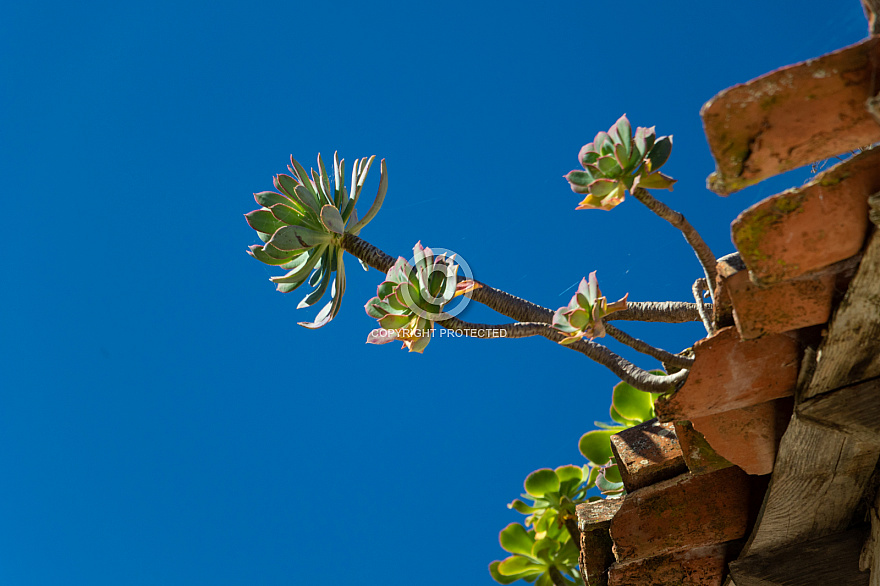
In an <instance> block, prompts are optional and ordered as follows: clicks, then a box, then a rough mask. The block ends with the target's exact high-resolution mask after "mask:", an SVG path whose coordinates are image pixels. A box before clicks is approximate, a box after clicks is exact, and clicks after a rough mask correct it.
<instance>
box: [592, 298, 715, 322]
mask: <svg viewBox="0 0 880 586" xmlns="http://www.w3.org/2000/svg"><path fill="white" fill-rule="evenodd" d="M708 307H712V305H709V306H708ZM602 319H603V321H605V322H609V321H644V322H663V323H668V324H682V323H687V322H692V321H700V313H699V311H698V310H697V304H696V303H686V302H684V301H660V302H658V301H633V302H628V303H627V304H626V309H623V310H621V311H615V312H614V313H612V314H611V315H606V316H605V317H603V318H602Z"/></svg>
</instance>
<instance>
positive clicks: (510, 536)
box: [489, 523, 580, 586]
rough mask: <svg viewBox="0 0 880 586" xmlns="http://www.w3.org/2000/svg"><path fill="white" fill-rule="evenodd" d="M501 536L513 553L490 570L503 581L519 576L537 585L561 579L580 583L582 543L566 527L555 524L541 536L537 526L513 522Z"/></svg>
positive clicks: (569, 582) (499, 538)
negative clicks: (536, 528)
mask: <svg viewBox="0 0 880 586" xmlns="http://www.w3.org/2000/svg"><path fill="white" fill-rule="evenodd" d="M498 540H499V541H500V542H501V547H502V548H504V550H505V551H507V552H509V553H510V554H512V555H510V556H509V557H508V558H506V559H504V560H500V561H494V562H492V563H491V564H489V573H490V574H491V575H492V578H493V579H494V580H495V581H496V582H498V583H499V584H510V583H512V582H515V581H517V580H525V581H526V582H534V583H535V584H536V586H553V585H554V584H556V583H558V581H560V580H561V581H562V582H563V583H564V584H570V585H572V586H576V585H577V584H578V583H579V580H580V578H579V577H578V573H577V564H578V553H579V549H578V545H577V544H575V542H574V541H572V539H571V536H570V535H569V534H568V531H566V529H565V528H564V527H561V526H559V525H557V524H553V526H552V527H551V528H550V530H549V531H548V532H547V534H546V535H545V536H544V537H543V538H542V539H538V538H537V537H536V532H535V530H534V529H529V530H527V529H526V528H525V527H523V526H522V525H520V524H519V523H511V524H510V525H508V526H507V527H505V528H504V529H502V530H501V533H500V534H499V535H498ZM553 574H556V576H557V578H556V580H554V579H553Z"/></svg>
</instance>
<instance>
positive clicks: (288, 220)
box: [245, 153, 388, 328]
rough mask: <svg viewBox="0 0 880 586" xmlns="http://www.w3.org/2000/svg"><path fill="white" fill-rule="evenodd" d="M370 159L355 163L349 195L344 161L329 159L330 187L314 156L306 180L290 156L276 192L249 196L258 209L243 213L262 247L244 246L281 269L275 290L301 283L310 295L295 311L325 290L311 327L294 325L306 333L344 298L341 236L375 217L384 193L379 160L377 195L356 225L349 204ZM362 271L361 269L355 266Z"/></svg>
mask: <svg viewBox="0 0 880 586" xmlns="http://www.w3.org/2000/svg"><path fill="white" fill-rule="evenodd" d="M373 159H375V156H373V157H369V158H366V157H364V158H363V159H355V161H354V166H353V168H352V174H351V191H349V190H348V189H346V187H345V160H344V159H343V160H340V159H339V157H338V155H337V154H336V153H334V154H333V170H334V174H335V181H334V185H333V187H332V188H331V185H330V178H329V177H328V176H327V170H326V168H325V167H324V161H322V160H321V155H320V154H319V155H318V171H317V172H316V171H315V170H314V169H312V170H311V176H309V174H308V173H306V170H305V169H304V168H303V166H302V165H300V164H299V163H298V162H297V161H296V160H295V159H294V158H293V157H290V163H291V164H290V166H288V169H289V170H290V175H284V174H280V175H277V176H276V177H275V178H274V183H275V188H276V189H277V190H278V191H279V192H280V193H276V192H274V191H263V192H260V193H255V194H254V199H255V200H256V201H257V203H258V204H260V206H262V207H261V208H260V209H258V210H254V211H252V212H250V213H247V214H245V219H246V220H247V223H248V224H249V225H250V227H251V228H253V229H254V230H256V231H257V235H258V236H259V237H260V240H262V241H263V244H262V245H259V244H255V245H253V246H251V247H250V249H249V250H248V254H250V255H251V256H252V257H254V258H256V259H257V260H259V261H261V262H264V263H266V264H268V265H273V266H279V267H281V268H283V269H286V270H287V271H288V272H287V274H285V275H283V276H279V277H271V278H270V280H271V281H272V282H273V283H276V285H277V290H278V291H280V292H282V293H288V292H290V291H293V290H295V289H297V288H299V287H300V286H301V285H303V284H304V283H306V282H308V284H309V285H310V286H311V287H313V290H312V291H311V292H310V293H309V294H308V295H306V297H305V298H304V299H303V300H302V301H301V302H300V303H299V305H298V306H297V309H301V308H303V307H309V306H311V305H314V304H315V303H317V302H318V301H320V299H321V298H322V297H323V296H324V294H325V292H326V291H327V288H328V286H329V287H330V297H331V299H330V301H329V302H328V303H327V305H325V306H324V308H323V309H321V311H320V312H318V315H317V317H316V318H315V321H314V322H299V325H301V326H304V327H307V328H320V327H321V326H324V325H326V324H327V323H329V322H330V320H332V319H333V318H334V317H336V314H337V313H338V312H339V307H340V305H341V303H342V296H343V294H344V293H345V267H344V265H343V262H342V253H343V250H342V245H341V242H342V237H343V236H344V235H345V234H346V233H349V234H354V235H357V234H358V233H359V232H360V231H361V230H362V229H363V228H364V226H366V225H367V224H368V223H369V222H370V221H371V220H372V219H373V218H374V217H375V216H376V214H377V213H378V212H379V209H380V208H381V207H382V202H383V200H384V199H385V192H386V191H387V189H388V174H387V171H386V168H385V160H384V159H383V160H382V163H381V168H382V172H381V178H380V180H379V192H378V194H377V195H376V199H375V200H374V201H373V205H372V206H371V207H370V209H369V211H368V212H367V215H366V216H364V217H363V219H361V220H358V217H357V211H356V210H355V205H356V204H357V200H358V198H359V197H360V192H361V189H362V188H363V185H364V181H365V180H366V178H367V173H368V172H369V170H370V166H371V165H372V164H373ZM361 265H362V266H363V267H364V269H365V270H366V269H367V266H366V265H365V264H363V262H362V263H361Z"/></svg>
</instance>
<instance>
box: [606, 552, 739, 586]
mask: <svg viewBox="0 0 880 586" xmlns="http://www.w3.org/2000/svg"><path fill="white" fill-rule="evenodd" d="M727 558H728V546H727V544H719V545H710V546H707V547H698V548H696V549H690V550H687V551H677V552H674V553H668V554H664V555H659V556H655V557H652V558H646V559H640V560H632V561H628V562H621V563H619V564H614V565H613V566H611V568H610V569H609V570H608V585H609V586H669V585H670V584H675V585H676V586H721V584H722V582H723V579H724V575H725V574H726V570H727V567H726V565H725V562H726V561H727Z"/></svg>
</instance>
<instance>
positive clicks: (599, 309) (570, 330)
mask: <svg viewBox="0 0 880 586" xmlns="http://www.w3.org/2000/svg"><path fill="white" fill-rule="evenodd" d="M628 296H629V294H626V295H624V296H623V298H622V299H619V300H617V301H615V302H614V303H608V300H607V299H606V298H605V297H604V296H603V295H602V292H601V291H599V282H598V281H597V280H596V271H593V272H592V273H590V278H589V280H587V279H581V282H580V285H579V286H578V289H577V292H576V293H575V294H574V296H573V297H572V298H571V301H569V303H568V305H567V306H565V307H560V308H559V309H557V310H556V313H554V314H553V321H552V323H551V325H552V326H553V327H554V328H555V329H557V330H559V331H560V332H562V333H563V334H565V337H564V338H563V339H562V340H561V341H560V342H559V343H560V344H565V345H568V344H574V343H575V342H577V341H578V340H580V339H581V338H583V337H587V338H589V339H591V340H592V339H593V338H601V337H603V336H604V335H605V326H604V325H603V323H602V318H603V317H605V316H606V315H608V314H610V313H614V312H615V311H620V310H622V309H626V298H627V297H628Z"/></svg>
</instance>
